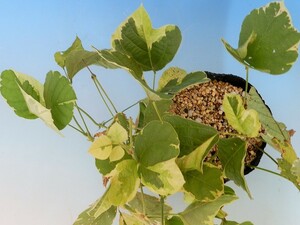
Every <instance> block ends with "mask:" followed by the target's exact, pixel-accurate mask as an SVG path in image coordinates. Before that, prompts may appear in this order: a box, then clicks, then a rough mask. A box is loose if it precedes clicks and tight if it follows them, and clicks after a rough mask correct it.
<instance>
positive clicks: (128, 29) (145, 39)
mask: <svg viewBox="0 0 300 225" xmlns="http://www.w3.org/2000/svg"><path fill="white" fill-rule="evenodd" d="M180 42H181V33H180V30H179V28H178V27H177V26H174V25H166V26H163V27H160V28H158V29H153V28H152V24H151V20H150V18H149V15H148V14H147V12H146V10H145V8H144V7H143V6H140V7H139V8H138V9H137V10H136V11H135V12H134V13H133V14H132V15H131V16H129V18H128V19H127V20H126V21H125V22H123V23H122V24H121V25H120V26H119V27H118V29H117V30H116V31H115V33H114V34H113V36H112V46H113V48H114V49H116V50H117V51H120V52H123V53H125V54H126V55H128V56H130V57H131V58H132V59H133V60H134V61H135V62H136V63H137V64H138V65H139V66H140V67H141V69H142V70H143V71H149V70H153V71H158V70H160V69H162V68H163V67H165V65H166V64H167V63H169V62H170V61H171V60H172V59H173V57H174V56H175V54H176V52H177V50H178V48H179V45H180Z"/></svg>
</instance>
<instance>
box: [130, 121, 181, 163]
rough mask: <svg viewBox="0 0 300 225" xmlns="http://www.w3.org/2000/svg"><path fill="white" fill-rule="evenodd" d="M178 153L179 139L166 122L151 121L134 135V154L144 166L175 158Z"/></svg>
mask: <svg viewBox="0 0 300 225" xmlns="http://www.w3.org/2000/svg"><path fill="white" fill-rule="evenodd" d="M178 154H179V139H178V136H177V133H176V131H175V130H174V128H173V127H172V125H171V124H170V123H168V122H160V121H157V120H155V121H151V122H149V123H148V124H147V125H146V126H145V127H144V128H143V129H142V131H141V132H140V133H139V135H137V137H136V140H135V155H136V158H137V160H138V162H139V163H140V164H142V165H143V166H144V167H149V166H154V165H155V164H157V163H160V162H164V161H167V160H169V159H172V158H175V157H177V156H178Z"/></svg>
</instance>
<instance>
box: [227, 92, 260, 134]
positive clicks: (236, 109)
mask: <svg viewBox="0 0 300 225" xmlns="http://www.w3.org/2000/svg"><path fill="white" fill-rule="evenodd" d="M223 110H224V112H225V117H226V119H227V120H228V123H229V124H230V125H231V126H232V127H233V128H234V129H236V130H237V131H238V132H239V133H241V134H244V135H247V136H248V137H257V136H258V133H259V131H260V128H261V124H260V122H259V118H258V113H257V112H256V111H255V110H254V109H245V108H244V106H243V100H242V97H241V96H240V95H238V94H233V93H231V94H225V96H224V99H223Z"/></svg>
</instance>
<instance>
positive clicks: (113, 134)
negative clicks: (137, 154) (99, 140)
mask: <svg viewBox="0 0 300 225" xmlns="http://www.w3.org/2000/svg"><path fill="white" fill-rule="evenodd" d="M107 136H108V137H109V138H110V140H111V142H112V144H113V145H119V144H122V143H123V142H125V141H126V140H127V139H128V133H127V131H126V129H125V128H124V127H122V126H121V125H120V124H119V123H117V122H116V123H113V124H112V125H111V127H110V128H109V129H108V131H107Z"/></svg>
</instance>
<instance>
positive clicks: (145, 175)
mask: <svg viewBox="0 0 300 225" xmlns="http://www.w3.org/2000/svg"><path fill="white" fill-rule="evenodd" d="M140 171H141V181H142V183H143V184H144V185H145V186H146V187H147V188H149V190H151V191H153V192H154V193H157V194H159V195H161V196H168V195H172V194H174V193H176V192H178V191H179V190H180V189H181V188H182V186H183V184H184V182H185V181H184V178H183V175H182V173H181V171H180V169H179V167H178V166H177V164H176V162H175V158H173V159H170V160H168V161H163V162H160V163H157V164H155V165H153V166H149V167H147V168H144V169H142V170H140Z"/></svg>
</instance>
